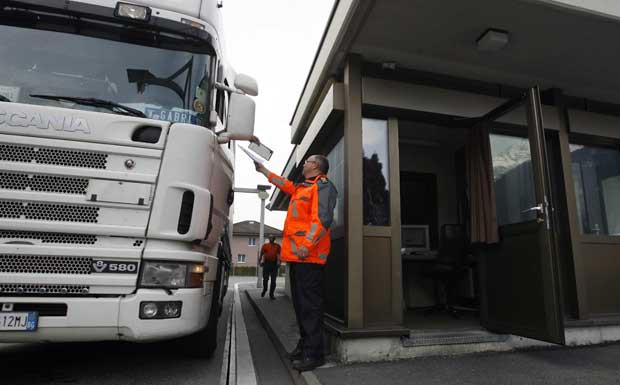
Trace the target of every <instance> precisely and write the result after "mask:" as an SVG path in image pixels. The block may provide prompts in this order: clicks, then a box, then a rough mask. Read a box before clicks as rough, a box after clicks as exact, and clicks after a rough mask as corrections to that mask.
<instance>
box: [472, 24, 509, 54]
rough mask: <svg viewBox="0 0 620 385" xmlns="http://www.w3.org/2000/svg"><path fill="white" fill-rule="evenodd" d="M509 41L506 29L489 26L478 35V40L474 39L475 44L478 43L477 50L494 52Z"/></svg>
mask: <svg viewBox="0 0 620 385" xmlns="http://www.w3.org/2000/svg"><path fill="white" fill-rule="evenodd" d="M509 41H510V35H509V34H508V32H507V31H502V30H499V29H493V28H489V29H487V30H486V31H485V32H484V33H483V34H482V35H480V37H479V38H478V40H476V44H477V45H478V51H482V52H495V51H499V50H501V49H502V48H504V47H506V45H508V42H509Z"/></svg>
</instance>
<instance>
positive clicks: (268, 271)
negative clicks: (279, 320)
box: [258, 234, 281, 299]
mask: <svg viewBox="0 0 620 385" xmlns="http://www.w3.org/2000/svg"><path fill="white" fill-rule="evenodd" d="M280 249H281V248H280V245H278V244H277V243H276V236H275V235H273V234H272V235H270V236H269V243H265V244H264V245H263V247H262V248H261V250H260V256H259V257H258V264H259V265H260V266H262V267H263V292H262V294H261V297H264V296H265V293H267V284H268V283H269V277H271V286H270V287H269V298H270V299H276V297H275V296H274V293H275V291H276V278H277V276H278V270H280Z"/></svg>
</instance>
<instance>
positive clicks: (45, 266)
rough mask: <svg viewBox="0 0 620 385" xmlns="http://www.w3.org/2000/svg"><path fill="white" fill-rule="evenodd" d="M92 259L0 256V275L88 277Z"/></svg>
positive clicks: (47, 256)
mask: <svg viewBox="0 0 620 385" xmlns="http://www.w3.org/2000/svg"><path fill="white" fill-rule="evenodd" d="M92 264H93V259H92V258H90V257H64V256H51V255H14V254H1V255H0V273H17V274H71V275H89V274H90V273H91V266H92Z"/></svg>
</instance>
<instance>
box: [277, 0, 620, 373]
mask: <svg viewBox="0 0 620 385" xmlns="http://www.w3.org/2000/svg"><path fill="white" fill-rule="evenodd" d="M618 33H620V4H616V3H614V2H609V1H602V0H596V1H595V0H589V1H585V0H501V1H497V0H470V1H461V0H445V1H432V0H381V1H377V0H340V1H336V2H335V5H334V9H333V12H332V14H331V17H330V20H329V22H328V25H327V27H326V30H325V33H324V36H323V39H322V41H321V43H320V46H319V48H318V51H317V53H316V57H315V60H314V63H313V65H312V68H311V70H310V73H309V74H308V78H307V81H306V84H305V86H304V89H303V91H302V93H301V95H300V98H299V102H298V105H297V107H296V110H295V112H294V114H293V117H292V120H291V142H292V143H293V144H295V148H294V150H293V152H292V153H291V156H290V158H289V160H288V163H287V165H286V166H285V168H284V171H283V175H284V176H286V177H288V178H289V179H291V180H299V178H300V177H301V175H300V174H301V168H302V164H303V161H304V160H305V159H306V157H307V156H309V155H310V154H313V153H323V154H325V155H327V156H328V158H329V160H330V163H331V169H330V172H329V177H330V178H331V180H332V181H333V182H334V184H335V185H336V187H337V188H338V190H339V192H340V199H339V202H338V205H337V209H336V219H335V221H334V225H333V226H332V242H333V243H332V252H331V255H330V257H329V262H328V265H327V268H326V289H327V292H328V293H329V295H328V296H327V298H326V301H327V303H326V307H325V314H326V325H327V328H328V330H329V332H330V336H331V337H332V338H333V342H334V343H333V344H332V346H333V347H334V349H335V351H336V352H337V353H338V354H339V355H340V357H341V359H343V360H345V361H355V360H366V359H377V358H380V357H379V356H381V355H384V356H387V355H389V356H390V357H392V358H396V357H409V356H415V355H423V354H431V353H432V352H453V353H454V352H461V351H473V350H485V349H505V348H510V347H515V346H522V345H523V344H525V345H527V344H537V343H539V342H538V341H545V342H548V343H553V344H567V345H578V344H586V343H600V342H606V341H612V340H620V326H619V325H620V296H619V295H617V293H618V292H619V290H620V280H618V276H620V150H619V149H620V76H619V75H620V66H619V64H620V53H618V51H617V50H614V49H612V48H610V45H609V44H610V43H611V41H612V38H611V37H612V36H616V35H617V34H618ZM287 203H288V202H287V197H286V196H285V195H284V194H282V193H280V192H279V191H275V192H274V195H273V196H272V198H271V206H270V207H271V208H272V209H275V210H285V209H286V207H287ZM442 260H446V261H447V262H446V265H448V267H446V268H445V269H446V270H445V271H442V269H443V268H444V267H445V266H443V267H442V264H441V263H440V262H441V261H442ZM433 289H435V290H433ZM435 305H437V306H435ZM446 305H447V306H446ZM428 306H431V308H430V309H429V308H428ZM425 308H426V313H423V312H422V309H425ZM436 310H448V312H442V311H436ZM469 310H472V311H469ZM429 313H432V316H426V317H425V314H426V315H428V314H429ZM455 314H458V315H459V316H460V318H458V319H456V318H454V317H452V315H455ZM427 330H433V331H434V334H433V335H429V334H428V333H426V334H425V331H427ZM455 336H456V337H455ZM455 338H456V339H455ZM429 341H430V342H429ZM459 341H460V342H459ZM462 341H467V342H468V344H467V345H468V346H467V347H465V346H464V345H465V344H463V343H462ZM369 344H371V345H369ZM443 344H445V345H443ZM442 345H443V347H442ZM369 346H372V347H373V348H372V349H369V348H368V347H369ZM472 346H473V347H472ZM408 347H413V349H409V350H407V348H408ZM467 349H469V350H467Z"/></svg>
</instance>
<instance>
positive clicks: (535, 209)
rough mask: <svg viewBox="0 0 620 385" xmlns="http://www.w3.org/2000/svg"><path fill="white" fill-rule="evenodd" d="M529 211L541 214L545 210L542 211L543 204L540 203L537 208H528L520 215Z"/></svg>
mask: <svg viewBox="0 0 620 385" xmlns="http://www.w3.org/2000/svg"><path fill="white" fill-rule="evenodd" d="M531 211H537V212H539V213H541V214H542V213H543V212H544V211H545V210H544V209H543V204H542V203H541V204H539V205H538V206H534V207H530V208H529V209H527V210H523V211H521V214H525V213H529V212H531Z"/></svg>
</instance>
